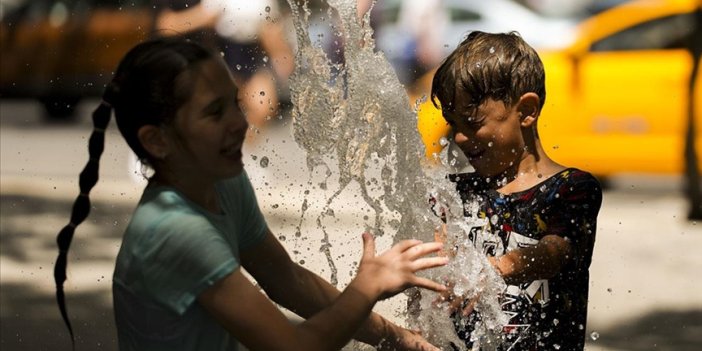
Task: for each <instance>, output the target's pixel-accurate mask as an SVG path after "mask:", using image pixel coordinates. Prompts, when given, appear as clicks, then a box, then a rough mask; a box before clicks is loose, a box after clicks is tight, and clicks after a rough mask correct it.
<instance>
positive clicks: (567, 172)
mask: <svg viewBox="0 0 702 351" xmlns="http://www.w3.org/2000/svg"><path fill="white" fill-rule="evenodd" d="M448 178H449V180H450V181H451V182H453V183H455V184H456V190H458V192H460V193H482V192H487V191H489V190H494V188H495V183H494V180H491V179H489V178H485V177H482V176H480V175H478V174H477V173H457V174H449V176H448ZM548 183H550V185H555V187H566V188H568V189H569V190H576V189H577V190H586V191H594V192H601V191H602V187H601V185H600V182H599V181H598V180H597V178H596V177H595V176H594V175H592V174H591V173H590V172H587V171H584V170H581V169H578V168H575V167H568V168H565V169H563V170H561V171H559V172H557V173H555V174H554V175H552V176H550V177H548V178H546V179H544V180H543V181H542V182H540V183H539V184H536V185H534V186H533V187H532V189H533V188H539V187H541V186H542V185H544V184H548ZM525 191H527V190H525Z"/></svg>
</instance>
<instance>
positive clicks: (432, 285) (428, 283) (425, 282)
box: [411, 276, 447, 292]
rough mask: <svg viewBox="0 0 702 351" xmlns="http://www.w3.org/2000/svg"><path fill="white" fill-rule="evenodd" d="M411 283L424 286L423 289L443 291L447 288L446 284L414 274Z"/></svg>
mask: <svg viewBox="0 0 702 351" xmlns="http://www.w3.org/2000/svg"><path fill="white" fill-rule="evenodd" d="M411 283H412V285H414V286H417V287H420V288H424V289H429V290H433V291H436V292H442V291H445V290H446V289H447V288H446V286H444V285H442V284H439V283H437V282H435V281H433V280H431V279H427V278H422V277H418V276H415V277H414V279H413V280H412V282H411Z"/></svg>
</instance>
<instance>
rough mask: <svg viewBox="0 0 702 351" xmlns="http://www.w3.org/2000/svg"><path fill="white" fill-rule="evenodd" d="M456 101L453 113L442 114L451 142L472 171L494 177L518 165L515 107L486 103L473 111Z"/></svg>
mask: <svg viewBox="0 0 702 351" xmlns="http://www.w3.org/2000/svg"><path fill="white" fill-rule="evenodd" d="M466 101H470V100H469V99H461V98H459V99H457V106H456V109H455V110H454V111H452V112H448V113H446V114H445V118H446V120H447V121H448V122H449V124H450V125H451V126H452V128H453V133H454V141H455V142H456V144H457V145H458V146H459V147H460V148H461V150H462V151H463V153H464V154H465V155H466V157H468V160H469V162H470V164H471V165H472V166H473V167H474V168H475V171H476V172H477V173H478V174H480V175H481V176H483V177H494V176H497V175H500V174H502V173H504V172H505V171H506V170H508V169H510V168H513V167H514V168H516V167H518V165H519V162H520V160H521V156H522V155H523V151H524V146H525V142H524V138H523V135H522V128H521V124H520V116H519V112H518V110H517V106H516V104H515V106H512V107H510V106H506V105H505V104H504V103H503V102H502V101H497V100H493V99H489V98H488V99H487V100H486V101H484V102H483V103H482V104H481V105H480V106H478V107H477V108H470V106H467V104H466Z"/></svg>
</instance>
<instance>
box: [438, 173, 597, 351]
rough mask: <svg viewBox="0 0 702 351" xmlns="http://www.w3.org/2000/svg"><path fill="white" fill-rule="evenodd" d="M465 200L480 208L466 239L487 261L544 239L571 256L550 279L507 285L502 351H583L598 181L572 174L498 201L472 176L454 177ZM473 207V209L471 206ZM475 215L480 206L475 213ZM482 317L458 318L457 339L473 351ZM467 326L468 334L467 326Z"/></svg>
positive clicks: (497, 195)
mask: <svg viewBox="0 0 702 351" xmlns="http://www.w3.org/2000/svg"><path fill="white" fill-rule="evenodd" d="M451 178H452V180H453V181H455V182H456V187H457V189H458V191H459V193H460V195H461V198H462V199H463V201H464V205H465V208H466V210H465V213H464V214H465V215H466V216H473V215H474V214H475V211H474V210H473V211H472V212H473V213H469V211H468V209H469V208H470V206H468V202H469V201H477V203H478V204H479V211H478V212H477V218H473V219H472V220H471V221H469V222H472V223H477V224H478V225H477V226H473V227H472V228H471V230H470V232H469V234H468V238H467V239H468V240H470V241H471V242H472V243H473V244H474V245H475V247H476V248H477V249H478V250H481V252H483V253H484V254H485V255H487V256H502V255H504V254H506V253H507V252H510V251H512V250H516V249H520V248H525V247H531V246H535V245H536V244H537V243H538V242H539V240H540V239H541V238H543V237H544V236H546V235H558V236H561V237H563V238H565V239H566V240H567V241H568V242H569V243H570V248H571V252H570V255H569V256H568V258H567V261H566V262H565V263H564V266H563V267H562V269H561V271H560V272H559V273H558V274H557V275H556V276H554V277H553V278H550V279H544V280H535V281H531V282H527V283H524V284H519V285H508V286H507V288H506V290H505V291H504V292H503V295H502V296H501V301H500V303H501V305H502V310H503V311H504V312H505V313H506V314H507V315H508V317H509V318H510V320H509V324H508V325H506V326H504V328H503V333H502V338H503V340H502V341H503V342H502V344H501V346H500V347H499V348H498V349H499V350H510V351H521V350H543V349H549V350H550V349H560V350H582V349H583V348H584V343H585V323H586V320H587V299H588V284H589V272H588V269H589V266H590V261H591V258H592V250H593V246H594V242H595V230H596V227H597V214H598V212H599V209H600V205H601V203H602V190H601V187H600V184H599V182H598V181H597V180H596V179H595V178H594V177H593V176H592V175H591V174H589V173H587V172H584V171H581V170H578V169H574V168H569V169H566V170H563V171H561V172H559V173H558V174H556V175H554V176H552V177H550V178H548V179H546V180H544V181H543V182H542V183H540V184H538V185H536V186H534V187H532V188H530V189H528V190H525V191H520V192H516V193H512V194H508V195H505V194H500V193H498V192H497V191H495V190H493V189H489V187H487V186H484V185H485V184H484V183H483V184H482V185H481V182H484V181H482V180H479V179H478V178H476V177H475V176H473V175H472V174H460V175H453V176H451ZM473 206H474V205H473ZM473 208H474V207H473ZM479 321H480V313H479V312H475V313H473V314H472V315H470V316H469V317H467V318H464V319H461V317H458V316H456V317H455V325H456V328H457V331H458V333H459V336H461V338H462V339H463V340H465V341H466V345H467V346H468V347H469V349H471V348H473V349H480V346H479V345H477V344H478V343H479V341H477V342H473V341H471V332H472V330H473V328H474V327H473V326H475V324H476V323H479ZM465 326H467V327H465Z"/></svg>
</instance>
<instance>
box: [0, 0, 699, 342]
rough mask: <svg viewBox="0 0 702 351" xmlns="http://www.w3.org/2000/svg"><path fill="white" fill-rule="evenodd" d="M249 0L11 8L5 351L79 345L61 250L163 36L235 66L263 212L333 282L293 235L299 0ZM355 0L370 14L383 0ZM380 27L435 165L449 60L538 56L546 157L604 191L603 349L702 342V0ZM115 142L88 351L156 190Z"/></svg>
mask: <svg viewBox="0 0 702 351" xmlns="http://www.w3.org/2000/svg"><path fill="white" fill-rule="evenodd" d="M232 2H233V3H237V4H239V5H236V6H233V7H230V11H226V13H227V15H226V16H224V15H222V11H221V8H220V9H217V8H216V6H225V7H226V1H225V2H220V3H219V4H220V5H217V4H216V3H217V1H210V2H209V3H208V4H210V5H209V6H204V5H203V4H204V3H205V2H203V3H200V2H199V1H187V0H180V1H158V0H156V1H146V0H130V1H122V0H59V1H49V0H0V157H1V158H0V197H1V200H0V240H1V241H0V318H1V319H2V321H1V322H0V349H3V350H63V349H69V348H70V342H69V339H68V335H67V332H66V330H65V327H64V326H63V324H62V322H61V320H60V317H59V314H58V310H57V308H56V307H55V302H54V297H53V294H54V285H53V278H52V276H51V273H52V268H53V260H54V258H55V256H56V252H55V251H56V249H55V244H54V236H55V234H56V232H57V231H58V229H60V227H61V226H63V225H64V224H65V223H66V222H67V221H68V216H69V212H70V203H71V201H72V199H73V198H74V196H75V195H76V194H77V175H78V173H79V171H80V169H81V168H82V166H83V165H84V162H85V161H86V160H87V152H86V143H87V136H88V135H89V131H90V129H91V128H92V127H91V122H90V113H91V111H92V109H93V108H95V107H96V106H97V104H98V103H99V98H100V95H101V93H102V90H103V89H104V86H105V84H107V82H109V80H110V79H111V76H112V72H113V70H114V69H115V67H116V65H117V63H118V61H119V59H120V58H121V57H122V56H123V54H124V53H125V52H126V51H127V50H128V49H129V48H131V47H132V46H133V45H135V44H136V43H138V42H140V41H142V40H145V39H148V38H154V37H158V36H184V37H187V38H190V39H192V40H197V41H198V42H201V43H204V44H206V45H209V46H210V47H212V48H213V49H215V50H218V51H220V52H221V53H222V55H223V57H224V58H225V60H226V61H227V63H228V64H229V65H230V67H231V69H232V72H233V74H234V76H235V79H236V80H237V83H238V84H239V85H240V86H241V87H242V92H241V94H242V104H243V107H244V109H245V110H246V112H247V116H248V118H249V119H250V122H251V124H252V125H253V126H254V128H253V129H252V132H251V133H250V138H249V141H248V142H247V145H246V146H245V149H244V151H245V154H246V155H245V156H246V163H247V164H246V166H247V169H248V170H249V174H250V175H251V178H252V182H253V183H254V186H255V188H256V190H257V195H258V197H259V200H260V201H261V204H262V209H263V211H264V213H265V215H266V218H267V219H268V221H269V222H270V224H271V227H272V229H274V232H276V233H279V234H280V235H281V236H282V237H283V239H281V240H284V244H285V245H286V247H287V248H288V249H289V250H290V252H291V254H292V255H293V256H294V257H295V258H296V259H297V260H298V261H300V262H304V264H305V265H307V266H308V267H309V268H310V269H312V270H314V271H317V272H320V273H321V274H322V275H323V276H325V274H327V275H328V274H329V272H328V267H327V268H326V272H325V267H326V266H325V264H324V262H325V261H324V258H323V257H320V254H319V253H318V252H316V251H317V250H314V249H315V248H317V247H318V245H317V244H319V241H314V240H316V239H315V237H314V235H312V236H311V237H310V239H308V240H309V241H308V242H304V241H303V242H300V241H299V240H297V241H296V240H295V239H293V237H294V236H293V235H292V234H293V232H294V228H293V226H294V225H295V224H297V222H298V221H300V215H301V213H300V202H301V198H302V197H301V196H302V194H301V189H302V188H303V185H304V184H303V183H304V179H306V175H305V172H306V171H305V170H304V169H303V168H302V164H303V163H304V162H302V160H304V153H303V152H302V151H301V150H300V149H298V148H297V147H296V145H295V142H294V140H293V139H292V137H291V135H290V126H291V123H290V107H291V106H290V101H289V91H288V85H287V78H288V76H289V75H290V74H291V72H292V70H293V68H294V67H293V65H294V62H293V55H294V52H295V48H296V43H295V35H294V31H293V30H292V23H291V21H290V18H289V16H290V10H289V7H288V4H287V3H286V2H285V1H278V0H261V1H258V2H252V1H243V2H237V1H234V0H232ZM358 2H359V4H358V5H359V9H361V12H363V11H362V10H363V9H367V8H368V6H370V3H371V1H370V0H358ZM221 4H225V5H221ZM309 5H310V21H311V23H312V25H311V33H310V36H311V38H312V40H313V41H314V42H316V43H317V45H319V46H320V47H322V48H324V50H325V51H326V52H327V55H328V57H329V59H330V60H331V61H332V62H336V63H338V64H340V65H341V64H343V43H341V40H340V39H339V36H338V35H337V34H336V33H335V29H336V26H335V23H337V21H338V19H337V18H336V13H335V12H334V11H332V10H330V9H329V8H328V6H326V4H325V2H324V1H322V0H317V1H310V3H309ZM213 7H215V8H213ZM231 9H235V10H231ZM369 16H370V17H369V18H370V23H371V26H372V28H373V29H374V31H375V34H374V38H375V45H376V48H377V50H378V51H379V52H382V53H383V55H385V57H386V58H387V59H388V61H389V62H391V63H392V65H393V67H394V69H395V71H396V73H397V75H398V78H399V79H400V81H401V82H402V83H403V84H404V85H405V87H406V89H407V93H408V96H409V102H410V104H411V105H412V106H416V107H417V108H418V130H419V132H420V134H421V135H422V139H423V141H424V143H425V146H426V150H427V153H426V155H418V157H427V158H429V159H431V158H432V154H433V153H436V152H438V151H439V150H440V148H439V143H438V141H439V139H440V138H441V137H443V136H448V128H447V125H446V123H445V122H444V121H443V119H442V118H441V115H440V111H438V110H437V109H436V108H434V106H433V105H432V104H431V102H430V101H428V99H427V96H428V95H429V91H430V87H431V77H432V75H433V70H434V69H435V68H436V67H437V66H438V64H439V63H440V62H441V60H442V59H443V58H444V57H445V56H446V55H448V53H450V52H451V51H452V50H453V48H454V47H455V46H456V45H457V44H458V43H459V42H460V40H461V39H462V37H463V36H464V35H465V34H466V33H467V32H469V31H471V30H484V31H491V32H504V31H512V30H516V31H518V32H519V33H520V34H521V35H522V36H523V37H524V38H525V39H526V41H527V42H529V43H530V44H532V45H533V46H534V47H535V48H536V49H537V51H539V54H540V55H541V57H542V60H543V61H544V65H545V68H546V75H547V87H546V89H547V99H546V104H545V106H544V110H543V112H542V116H541V118H540V122H539V130H540V135H541V139H542V140H543V142H544V146H545V147H546V148H547V152H548V153H549V154H550V155H551V156H552V157H553V158H555V159H556V160H558V161H560V162H562V163H564V164H568V165H572V166H575V167H580V168H583V169H586V170H590V171H591V172H593V173H594V174H595V175H596V176H598V178H599V179H600V180H601V182H602V183H603V185H604V187H605V199H604V204H603V208H602V211H601V213H600V218H599V220H600V224H599V225H598V239H597V243H596V248H595V257H594V258H593V263H592V268H591V270H592V273H591V280H592V283H591V302H590V312H589V321H588V335H589V340H588V346H587V348H588V349H590V350H699V349H700V348H702V297H701V296H702V294H699V291H700V290H702V281H701V280H700V279H699V278H698V275H699V273H698V271H699V269H700V268H702V255H699V253H697V252H694V251H693V250H694V249H695V248H697V247H701V246H702V224H700V223H699V221H700V220H702V195H701V193H702V191H701V185H702V184H701V179H700V171H702V132H701V130H702V107H700V105H701V104H702V79H700V76H701V75H702V73H700V69H699V66H700V63H701V57H702V0H643V1H617V0H602V1H597V0H521V1H512V0H490V1H483V0H475V1H471V0H404V1H400V0H378V2H377V3H375V5H374V6H373V9H372V11H371V12H370V15H369ZM262 92H263V93H262ZM107 139H108V144H107V146H106V151H105V156H103V160H105V162H103V169H102V170H101V178H102V180H101V181H100V182H99V183H98V185H97V186H96V188H95V190H94V194H95V203H94V210H93V213H92V214H91V217H90V218H89V219H88V222H89V223H88V224H87V225H86V226H85V227H83V228H82V229H81V230H79V231H78V232H77V235H76V240H75V244H74V247H73V250H74V253H73V257H72V258H71V261H70V264H69V281H68V283H70V284H69V285H70V286H68V287H67V290H68V305H69V312H70V313H71V316H72V319H73V321H74V322H73V323H74V328H75V329H76V331H77V334H78V349H79V350H92V349H100V350H115V349H116V340H115V331H114V322H113V316H112V310H111V308H112V307H111V294H110V286H111V275H112V267H113V262H114V256H115V255H116V252H117V250H118V248H119V242H120V237H121V232H122V230H123V229H124V227H125V225H126V221H127V220H128V218H129V214H130V212H131V210H132V209H133V207H134V205H135V204H136V201H137V199H138V197H139V194H140V191H141V188H142V187H143V179H142V178H141V176H140V169H139V167H138V165H137V164H136V160H135V158H134V157H133V155H131V152H130V151H129V150H128V149H127V148H126V146H125V145H123V144H124V143H123V142H121V140H120V137H119V135H118V133H116V128H112V130H111V131H110V132H109V133H108V138H107ZM264 158H265V160H266V162H265V163H264V162H261V161H262V160H263V159H264ZM345 201H349V202H351V201H353V200H352V199H345ZM345 208H347V209H349V208H352V207H345ZM347 212H348V213H346V214H345V215H340V216H338V217H339V218H341V219H340V222H339V223H336V224H335V225H333V226H331V227H333V228H335V229H333V230H336V231H337V232H341V233H348V232H349V228H354V229H352V230H351V232H352V233H355V232H357V231H359V230H361V229H360V227H358V226H357V225H355V223H357V222H356V221H355V219H357V218H360V217H361V216H363V215H364V213H361V212H360V210H359V211H355V212H354V210H348V211H347ZM355 227H358V229H355ZM309 229H310V230H313V228H312V227H310V228H309ZM330 230H332V229H330ZM339 235H340V236H341V235H345V234H339ZM285 237H287V238H288V239H287V240H285V239H284V238H285ZM340 240H341V239H340ZM356 244H357V243H355V242H353V241H351V242H350V244H346V242H345V241H344V240H341V241H339V242H338V243H337V247H336V250H340V251H339V252H343V251H344V248H342V247H344V245H356ZM320 245H321V244H320ZM310 247H313V250H310ZM352 247H353V248H355V249H359V247H355V246H352ZM303 248H305V249H303ZM346 250H348V248H346ZM359 252H360V251H359ZM341 256H343V254H341ZM395 305H396V304H395ZM379 308H380V309H381V310H382V311H388V313H389V314H390V315H392V314H393V313H395V312H393V311H395V309H396V308H397V306H393V302H392V301H390V302H388V303H385V304H383V305H381V306H379Z"/></svg>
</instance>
